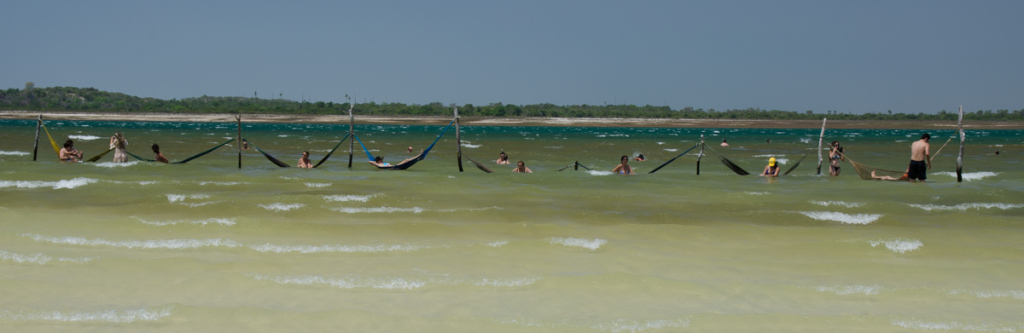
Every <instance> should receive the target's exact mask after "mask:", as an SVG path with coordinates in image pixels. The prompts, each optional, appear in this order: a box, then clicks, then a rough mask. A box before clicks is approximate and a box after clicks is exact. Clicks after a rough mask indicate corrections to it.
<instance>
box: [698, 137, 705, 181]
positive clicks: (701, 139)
mask: <svg viewBox="0 0 1024 333" xmlns="http://www.w3.org/2000/svg"><path fill="white" fill-rule="evenodd" d="M701 157H704V134H701V135H700V154H698V155H697V175H698V176H699V175H700V159H701Z"/></svg>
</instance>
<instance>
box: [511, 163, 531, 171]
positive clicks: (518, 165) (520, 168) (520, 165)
mask: <svg viewBox="0 0 1024 333" xmlns="http://www.w3.org/2000/svg"><path fill="white" fill-rule="evenodd" d="M512 172H521V173H533V170H530V168H527V167H526V163H523V161H519V162H516V168H515V169H512Z"/></svg>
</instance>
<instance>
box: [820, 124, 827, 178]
mask: <svg viewBox="0 0 1024 333" xmlns="http://www.w3.org/2000/svg"><path fill="white" fill-rule="evenodd" d="M826 121H828V118H825V119H822V120H821V135H819V136H818V176H821V161H822V160H821V142H822V141H823V140H825V122H826Z"/></svg>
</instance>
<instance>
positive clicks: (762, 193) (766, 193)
mask: <svg viewBox="0 0 1024 333" xmlns="http://www.w3.org/2000/svg"><path fill="white" fill-rule="evenodd" d="M744 193H746V194H749V195H769V194H771V192H744Z"/></svg>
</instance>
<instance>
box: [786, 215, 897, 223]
mask: <svg viewBox="0 0 1024 333" xmlns="http://www.w3.org/2000/svg"><path fill="white" fill-rule="evenodd" d="M800 214H804V215H805V216H807V217H810V218H812V219H815V220H819V221H834V222H840V223H845V224H869V223H871V222H875V221H877V220H878V219H879V218H880V217H882V214H846V213H840V212H800Z"/></svg>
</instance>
